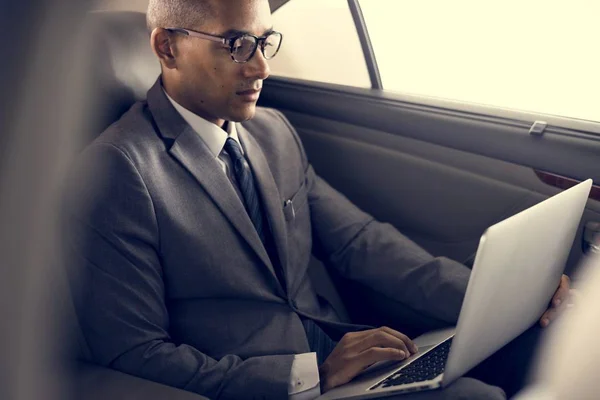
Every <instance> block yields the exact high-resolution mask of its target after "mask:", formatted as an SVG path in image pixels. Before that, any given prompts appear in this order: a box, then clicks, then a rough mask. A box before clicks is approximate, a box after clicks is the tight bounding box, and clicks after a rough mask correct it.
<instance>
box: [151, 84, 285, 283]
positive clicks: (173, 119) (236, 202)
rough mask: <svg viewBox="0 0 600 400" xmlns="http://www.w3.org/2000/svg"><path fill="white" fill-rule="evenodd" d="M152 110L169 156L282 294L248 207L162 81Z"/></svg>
mask: <svg viewBox="0 0 600 400" xmlns="http://www.w3.org/2000/svg"><path fill="white" fill-rule="evenodd" d="M148 106H149V108H150V111H151V112H152V116H153V117H154V121H155V122H156V125H157V128H158V131H159V133H160V134H161V135H162V136H163V137H164V139H166V140H165V141H166V142H167V144H168V145H169V144H170V147H168V149H167V150H168V151H169V153H170V154H171V155H172V156H173V157H174V158H175V159H177V160H178V161H179V162H180V163H181V165H182V166H183V167H185V168H186V169H187V170H188V171H189V172H190V173H191V174H192V176H193V177H194V178H195V179H196V180H197V181H198V182H199V183H200V185H202V187H203V188H204V190H205V191H206V193H208V195H209V196H210V197H211V198H212V200H213V201H214V203H215V204H216V205H217V207H218V208H219V209H220V210H221V212H222V213H223V214H224V215H225V217H227V219H228V220H229V221H230V223H231V224H232V225H233V227H234V228H235V229H236V230H237V231H238V232H239V233H240V235H241V236H242V237H243V238H244V239H245V240H246V241H247V242H248V244H249V245H250V247H251V248H252V249H253V250H254V251H255V252H256V253H257V254H258V256H259V257H260V259H261V260H262V261H263V262H264V264H265V265H266V266H267V267H268V268H269V270H270V272H271V276H272V278H273V280H274V281H275V282H276V285H277V287H278V288H279V289H280V292H281V293H280V294H282V293H283V292H282V290H283V289H282V287H281V284H280V283H279V280H278V279H277V275H276V274H275V270H274V268H273V264H272V263H271V260H270V259H269V255H268V254H267V251H266V249H265V247H264V245H263V244H262V242H261V240H260V237H259V236H258V233H257V232H256V229H255V228H254V225H253V224H252V220H250V217H249V216H248V213H247V212H246V209H245V208H244V205H243V204H242V202H241V201H240V198H239V197H238V195H237V193H236V192H235V190H234V188H233V187H232V186H231V182H229V179H228V178H227V176H226V175H225V174H224V173H223V170H222V169H221V166H220V165H219V162H218V161H217V160H216V159H215V157H214V155H213V154H212V153H211V151H210V149H209V148H208V146H206V144H205V143H204V141H203V140H202V139H201V138H200V136H198V134H197V133H196V132H194V130H193V129H192V128H191V127H190V126H189V125H188V124H187V123H186V122H185V120H184V119H183V118H182V117H181V115H179V113H178V112H177V111H176V110H175V109H174V108H173V106H172V104H171V103H170V102H169V99H167V97H166V96H165V94H164V93H163V90H162V87H161V83H160V78H159V80H158V81H157V82H156V84H155V85H154V86H153V87H152V88H151V89H150V90H149V91H148Z"/></svg>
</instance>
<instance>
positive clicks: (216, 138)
mask: <svg viewBox="0 0 600 400" xmlns="http://www.w3.org/2000/svg"><path fill="white" fill-rule="evenodd" d="M165 95H166V96H167V98H168V99H169V101H170V102H171V104H173V107H175V109H176V110H177V112H179V114H180V115H181V116H182V117H183V119H184V120H185V122H187V123H188V125H189V126H191V127H192V129H193V130H194V131H195V132H196V133H197V134H198V135H199V136H200V138H201V139H202V140H203V141H204V143H205V144H206V146H207V147H208V148H209V149H210V151H211V153H212V154H213V155H214V156H215V159H216V160H217V161H218V162H219V164H220V165H221V168H222V169H223V173H225V174H226V175H227V177H228V178H229V181H230V182H231V183H232V185H233V187H234V189H235V190H236V192H237V193H238V196H239V197H240V200H241V201H242V203H243V201H244V200H243V197H242V195H241V192H240V190H239V187H238V183H237V180H236V178H235V174H233V173H232V171H233V168H232V163H231V159H230V158H229V155H228V154H227V152H226V151H225V150H224V149H223V148H224V147H225V141H226V140H227V138H228V137H230V138H233V139H234V140H235V141H236V142H238V144H240V148H241V149H242V154H244V149H243V147H242V144H241V143H240V141H239V139H238V135H237V130H236V127H235V123H232V122H229V121H226V122H225V126H224V129H225V130H224V129H222V128H219V127H218V126H217V125H215V124H213V123H212V122H208V121H207V120H205V119H204V118H202V117H200V116H198V115H196V114H194V113H193V112H191V111H190V110H188V109H186V108H184V107H183V106H181V105H180V104H179V103H177V102H176V101H175V100H173V99H172V98H171V97H170V96H169V95H168V94H167V92H166V91H165ZM319 382H320V380H319V368H318V366H317V354H316V353H303V354H296V355H294V361H293V363H292V370H291V373H290V381H289V385H288V394H289V395H290V400H312V399H315V398H317V397H319V396H320V395H321V388H320V385H319Z"/></svg>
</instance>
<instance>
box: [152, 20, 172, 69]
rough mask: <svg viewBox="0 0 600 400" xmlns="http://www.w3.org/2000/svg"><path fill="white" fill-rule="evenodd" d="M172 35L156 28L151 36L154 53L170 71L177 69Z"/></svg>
mask: <svg viewBox="0 0 600 400" xmlns="http://www.w3.org/2000/svg"><path fill="white" fill-rule="evenodd" d="M173 39H174V38H173V36H172V35H171V33H170V32H169V31H168V30H166V29H164V28H155V29H154V30H153V31H152V34H151V35H150V46H152V51H154V54H156V56H157V57H158V59H159V60H160V63H161V64H162V65H163V66H164V67H166V68H169V69H174V68H177V60H176V58H175V43H174V41H173Z"/></svg>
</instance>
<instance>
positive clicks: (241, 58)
mask: <svg viewBox="0 0 600 400" xmlns="http://www.w3.org/2000/svg"><path fill="white" fill-rule="evenodd" d="M280 44H281V34H279V33H271V34H270V35H269V36H267V37H266V39H265V41H264V45H263V54H264V56H265V58H266V59H267V60H269V59H271V58H273V57H275V55H276V54H277V51H278V50H279V45H280ZM255 46H256V39H255V38H254V36H248V35H244V36H241V37H239V38H238V39H237V40H236V41H235V42H234V43H233V47H232V55H233V58H234V59H235V60H236V61H238V62H246V61H248V60H249V59H250V57H251V56H252V53H253V51H254V48H255Z"/></svg>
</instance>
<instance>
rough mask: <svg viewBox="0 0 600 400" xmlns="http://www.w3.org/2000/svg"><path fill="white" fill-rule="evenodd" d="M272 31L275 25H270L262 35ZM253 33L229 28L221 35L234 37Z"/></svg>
mask: <svg viewBox="0 0 600 400" xmlns="http://www.w3.org/2000/svg"><path fill="white" fill-rule="evenodd" d="M271 32H273V27H270V28H269V29H267V30H266V31H264V32H263V34H262V36H264V35H267V34H269V33H271ZM251 34H252V33H251V32H248V31H240V30H239V29H229V30H228V31H225V32H224V33H223V34H222V35H221V36H223V37H225V38H232V37H234V36H240V35H251Z"/></svg>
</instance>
